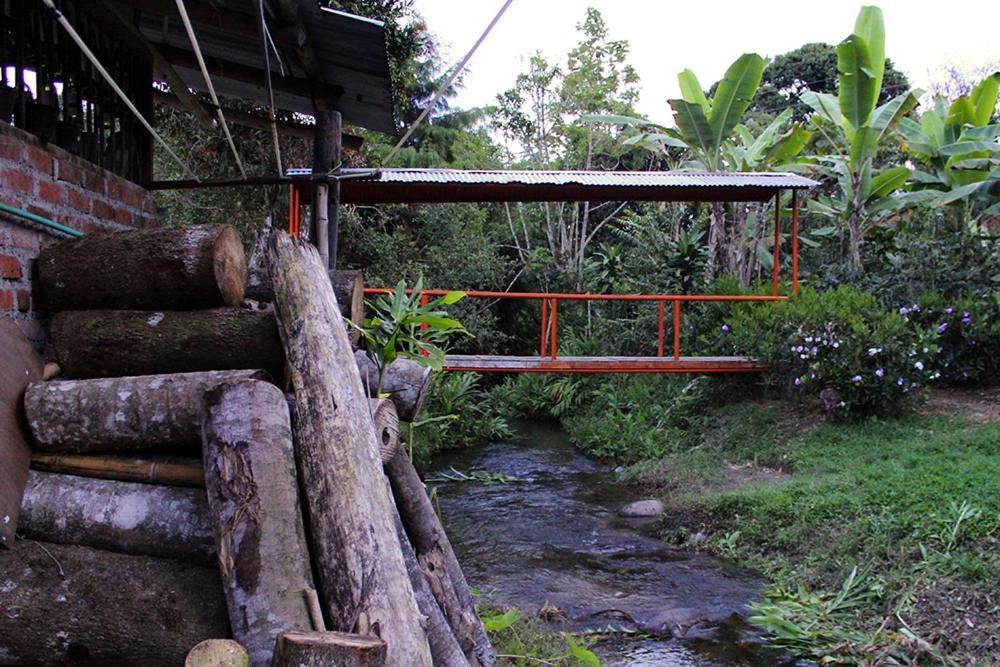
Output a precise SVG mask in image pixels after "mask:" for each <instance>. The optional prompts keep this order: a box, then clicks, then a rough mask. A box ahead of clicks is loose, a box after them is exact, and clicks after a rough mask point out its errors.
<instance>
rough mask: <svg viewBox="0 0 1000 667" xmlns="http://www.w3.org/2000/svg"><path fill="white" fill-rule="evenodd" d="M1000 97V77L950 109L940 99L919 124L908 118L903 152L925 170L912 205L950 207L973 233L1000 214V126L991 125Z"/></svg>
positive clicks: (912, 195) (993, 76)
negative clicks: (999, 139)
mask: <svg viewBox="0 0 1000 667" xmlns="http://www.w3.org/2000/svg"><path fill="white" fill-rule="evenodd" d="M998 95H1000V72H997V73H994V74H991V75H990V76H988V77H986V78H985V79H983V80H982V81H981V82H980V83H979V84H978V85H976V86H975V87H974V88H973V89H972V91H971V92H970V93H969V94H968V95H962V96H961V97H959V98H957V99H956V100H954V101H953V102H951V103H950V104H949V103H948V101H947V100H945V99H944V98H943V97H940V96H938V97H937V98H935V99H934V104H933V106H932V107H931V108H930V109H928V110H927V111H925V112H924V114H923V115H922V116H921V117H920V121H919V122H917V121H915V120H911V119H909V118H906V119H903V122H902V123H901V124H900V130H901V132H902V134H903V137H904V139H905V142H904V148H905V149H906V151H907V152H908V153H909V155H911V156H912V157H913V158H915V159H916V160H917V161H919V162H920V165H921V167H922V168H921V169H917V170H916V171H914V173H913V179H912V180H913V182H912V184H911V187H910V190H911V191H910V193H908V194H907V195H906V199H907V201H909V202H924V203H927V204H930V205H931V206H932V207H934V208H945V207H947V209H949V210H950V211H952V212H953V213H954V215H955V216H956V219H957V220H958V222H959V228H960V229H969V230H971V231H978V230H979V227H980V225H981V223H982V222H983V221H984V220H988V219H989V218H991V217H993V216H996V215H1000V142H998V138H1000V124H992V125H991V124H990V121H991V120H992V119H993V114H994V113H995V112H996V108H997V101H998Z"/></svg>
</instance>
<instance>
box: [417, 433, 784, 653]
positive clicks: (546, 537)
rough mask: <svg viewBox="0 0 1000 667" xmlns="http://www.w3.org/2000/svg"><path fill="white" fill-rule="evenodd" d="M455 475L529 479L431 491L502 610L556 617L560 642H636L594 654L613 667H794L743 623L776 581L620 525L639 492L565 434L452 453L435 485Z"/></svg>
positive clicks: (472, 576) (636, 523)
mask: <svg viewBox="0 0 1000 667" xmlns="http://www.w3.org/2000/svg"><path fill="white" fill-rule="evenodd" d="M452 467H453V468H454V469H455V470H458V471H461V472H463V473H465V472H469V471H472V470H484V471H488V472H490V473H497V472H502V473H504V474H506V475H508V476H510V477H516V478H519V479H520V480H523V481H519V482H509V483H490V484H486V483H480V482H464V483H456V482H444V483H441V482H431V483H429V486H432V487H435V486H436V487H437V489H438V491H437V493H438V498H439V501H440V507H441V512H442V515H443V518H444V524H445V528H446V530H447V532H448V535H449V537H450V539H451V542H452V545H453V546H454V548H455V551H456V552H457V554H458V558H459V561H460V562H461V563H462V567H463V569H464V571H465V573H466V577H467V578H468V580H469V583H470V584H471V585H472V586H474V587H475V588H477V589H479V590H480V591H483V592H484V593H488V594H489V595H490V596H491V598H492V599H493V600H494V601H495V602H497V603H499V604H501V605H513V606H516V607H518V608H520V609H521V610H523V611H525V612H526V613H529V614H533V613H535V612H536V611H537V610H538V609H539V608H540V607H541V606H542V605H543V604H548V605H552V606H554V607H557V608H558V609H559V610H561V611H562V612H563V614H565V619H563V620H557V621H552V622H551V623H552V625H553V629H554V630H557V631H558V630H567V631H575V632H580V631H589V630H595V629H604V628H607V627H608V626H612V627H613V628H616V629H625V630H627V631H629V632H631V635H628V636H626V635H624V634H622V635H621V637H622V638H618V639H609V640H604V641H601V642H600V643H599V644H598V646H597V647H595V651H596V652H597V653H598V654H599V655H600V656H601V659H602V661H603V663H604V664H605V665H609V666H614V665H631V666H647V665H648V666H652V665H656V666H672V665H678V666H693V665H697V666H698V667H707V666H716V665H720V666H721V665H727V666H732V665H753V666H756V665H776V664H791V663H789V661H788V660H787V658H784V657H782V655H781V654H780V653H778V652H776V651H774V650H773V649H771V648H769V647H767V646H766V645H764V644H763V643H762V641H761V639H760V636H759V635H758V634H757V633H755V631H754V630H753V629H751V628H750V627H749V626H748V625H747V624H746V623H745V622H744V621H743V618H744V617H745V615H746V612H747V604H748V603H749V602H751V601H753V600H755V599H757V598H758V597H759V595H760V591H761V590H762V588H763V586H764V585H765V582H764V581H763V580H761V579H760V578H759V577H756V576H754V575H753V574H751V573H748V572H746V571H742V570H740V569H739V568H737V567H735V566H733V565H730V564H728V563H725V562H723V561H720V560H718V559H714V558H711V557H709V556H705V555H701V554H694V553H691V552H685V551H679V550H676V549H671V548H669V547H668V546H667V545H666V544H665V543H664V542H663V541H661V540H659V539H657V538H656V537H655V534H654V532H653V529H654V528H655V522H650V520H637V519H623V518H619V517H618V516H617V514H616V510H617V509H618V508H619V507H621V506H622V505H624V504H626V503H628V502H631V501H633V500H637V499H639V496H638V495H637V493H636V492H635V491H634V490H633V489H630V488H629V487H627V486H626V485H624V484H622V483H620V482H618V481H617V479H616V475H615V474H614V472H613V471H612V470H610V469H609V468H608V467H607V466H605V465H602V464H600V463H597V462H595V461H592V460H590V459H588V458H587V457H585V456H583V455H582V454H581V453H579V452H578V451H577V450H575V449H574V448H573V447H572V445H571V444H570V443H569V440H568V438H567V436H566V434H565V433H564V432H563V431H561V430H560V429H559V428H558V427H557V426H555V425H551V424H546V423H536V422H531V423H525V424H523V425H522V426H521V427H520V428H519V429H518V437H517V438H515V439H514V440H513V441H511V442H498V443H493V444H489V445H484V446H481V447H475V448H471V449H464V450H455V451H451V452H446V453H444V454H442V455H441V456H440V457H439V458H437V459H436V460H435V463H434V466H433V467H432V469H431V471H430V473H429V475H428V476H429V477H430V478H434V477H440V476H441V474H442V473H448V472H449V471H450V469H451V468H452ZM634 631H639V632H638V633H636V632H634Z"/></svg>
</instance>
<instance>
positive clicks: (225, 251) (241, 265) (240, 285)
mask: <svg viewBox="0 0 1000 667" xmlns="http://www.w3.org/2000/svg"><path fill="white" fill-rule="evenodd" d="M212 266H213V269H214V271H215V282H216V285H218V288H219V296H220V297H221V298H222V303H224V304H225V305H227V306H238V305H239V304H240V302H241V301H243V295H244V292H245V291H246V284H247V261H246V255H245V254H244V252H243V243H242V242H240V235H239V234H238V233H237V232H236V230H235V229H234V228H232V227H228V226H227V227H223V228H222V231H221V232H220V233H219V235H218V236H217V237H216V238H215V242H214V243H213V244H212Z"/></svg>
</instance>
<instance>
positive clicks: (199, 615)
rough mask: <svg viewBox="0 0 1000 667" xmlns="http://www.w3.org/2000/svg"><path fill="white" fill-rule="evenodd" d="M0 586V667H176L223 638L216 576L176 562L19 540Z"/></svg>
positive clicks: (0, 573)
mask: <svg viewBox="0 0 1000 667" xmlns="http://www.w3.org/2000/svg"><path fill="white" fill-rule="evenodd" d="M0 582H4V594H3V598H2V600H3V602H2V609H3V612H2V613H3V619H4V621H3V623H0V656H3V663H4V664H14V665H57V664H58V665H67V664H68V665H78V664H87V665H150V666H157V665H169V666H170V667H174V666H176V665H180V664H183V662H184V656H185V655H186V654H187V652H188V650H189V649H190V648H191V647H192V646H194V645H195V644H197V643H198V642H200V641H201V640H203V639H207V638H209V637H225V636H226V635H227V634H228V632H229V629H228V624H227V623H226V606H225V600H223V597H222V592H221V591H222V587H221V586H220V584H219V574H218V572H216V571H215V570H214V569H210V568H205V567H197V566H194V565H189V564H185V563H180V562H178V561H175V560H170V559H164V558H150V557H148V556H126V555H122V554H116V553H110V552H107V551H100V550H97V549H90V548H87V547H81V546H62V545H58V544H44V545H43V544H41V543H36V542H27V541H22V542H19V543H18V545H17V548H15V549H14V550H12V551H8V552H0Z"/></svg>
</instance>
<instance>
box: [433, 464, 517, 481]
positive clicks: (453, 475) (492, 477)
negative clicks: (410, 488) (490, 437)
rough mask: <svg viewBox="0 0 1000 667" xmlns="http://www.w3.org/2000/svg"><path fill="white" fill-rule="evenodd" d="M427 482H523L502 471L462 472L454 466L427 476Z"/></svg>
mask: <svg viewBox="0 0 1000 667" xmlns="http://www.w3.org/2000/svg"><path fill="white" fill-rule="evenodd" d="M424 481H427V482H434V483H437V484H441V483H448V482H456V483H459V484H462V483H467V482H472V483H475V484H511V483H515V482H524V481H526V480H524V479H523V478H521V477H512V476H511V475H508V474H506V473H503V472H499V471H498V472H488V471H486V470H470V471H468V472H462V471H461V470H456V469H455V468H454V467H450V468H448V470H447V471H445V472H439V473H438V474H437V475H435V476H433V477H429V478H427V479H426V480H424Z"/></svg>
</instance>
